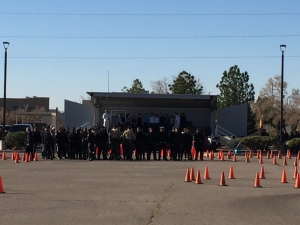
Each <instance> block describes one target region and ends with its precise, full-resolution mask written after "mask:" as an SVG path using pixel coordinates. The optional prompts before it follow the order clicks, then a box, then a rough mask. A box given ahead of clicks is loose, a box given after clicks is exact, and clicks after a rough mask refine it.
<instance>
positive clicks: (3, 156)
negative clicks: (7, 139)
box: [2, 152, 6, 160]
mask: <svg viewBox="0 0 300 225" xmlns="http://www.w3.org/2000/svg"><path fill="white" fill-rule="evenodd" d="M2 160H6V155H5V152H2Z"/></svg>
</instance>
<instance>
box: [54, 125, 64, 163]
mask: <svg viewBox="0 0 300 225" xmlns="http://www.w3.org/2000/svg"><path fill="white" fill-rule="evenodd" d="M55 142H56V144H57V158H58V159H59V160H60V159H62V157H63V149H64V147H65V146H64V136H63V134H62V128H59V129H58V130H57V134H56V139H55Z"/></svg>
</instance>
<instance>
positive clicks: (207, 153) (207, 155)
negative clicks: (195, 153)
mask: <svg viewBox="0 0 300 225" xmlns="http://www.w3.org/2000/svg"><path fill="white" fill-rule="evenodd" d="M206 158H209V151H208V150H206Z"/></svg>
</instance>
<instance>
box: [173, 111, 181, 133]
mask: <svg viewBox="0 0 300 225" xmlns="http://www.w3.org/2000/svg"><path fill="white" fill-rule="evenodd" d="M179 126H180V116H179V115H178V113H175V121H174V127H175V128H179ZM179 132H181V131H180V130H179Z"/></svg>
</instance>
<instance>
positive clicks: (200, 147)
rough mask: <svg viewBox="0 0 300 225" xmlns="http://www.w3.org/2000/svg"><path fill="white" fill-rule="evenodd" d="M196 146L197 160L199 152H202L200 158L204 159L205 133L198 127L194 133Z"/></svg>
mask: <svg viewBox="0 0 300 225" xmlns="http://www.w3.org/2000/svg"><path fill="white" fill-rule="evenodd" d="M193 140H194V146H195V151H196V158H195V160H197V157H198V154H199V152H200V160H203V151H204V135H203V133H202V131H201V129H200V128H197V129H196V133H194V135H193Z"/></svg>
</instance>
